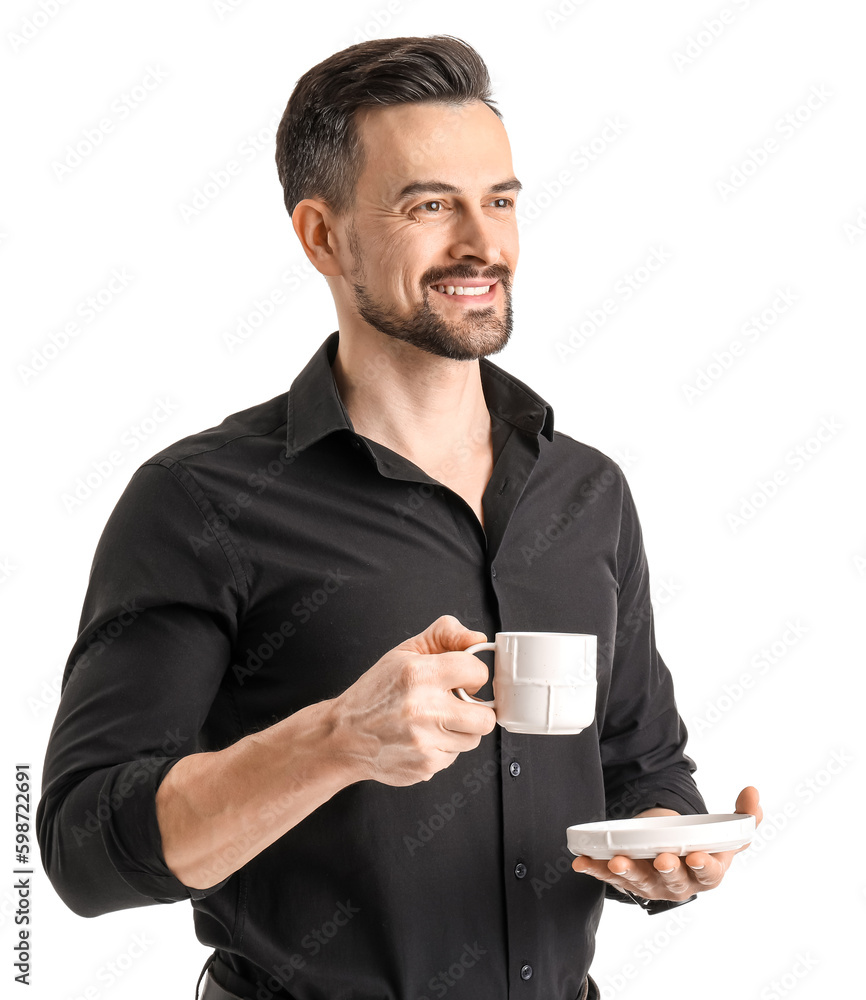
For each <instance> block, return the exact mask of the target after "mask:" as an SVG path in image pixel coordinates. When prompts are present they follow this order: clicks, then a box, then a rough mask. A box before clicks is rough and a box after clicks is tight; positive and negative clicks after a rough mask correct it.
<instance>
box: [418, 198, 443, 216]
mask: <svg viewBox="0 0 866 1000" xmlns="http://www.w3.org/2000/svg"><path fill="white" fill-rule="evenodd" d="M421 208H423V209H424V210H425V211H429V212H432V213H433V214H434V215H435V214H436V212H438V211H439V210H440V209H441V208H442V202H441V201H425V202H424V204H423V205H422V206H421Z"/></svg>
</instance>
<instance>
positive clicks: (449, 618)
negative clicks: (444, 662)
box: [397, 615, 487, 653]
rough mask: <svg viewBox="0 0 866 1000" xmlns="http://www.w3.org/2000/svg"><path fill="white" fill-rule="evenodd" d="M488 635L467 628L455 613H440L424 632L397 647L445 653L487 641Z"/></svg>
mask: <svg viewBox="0 0 866 1000" xmlns="http://www.w3.org/2000/svg"><path fill="white" fill-rule="evenodd" d="M486 639H487V636H486V635H485V634H484V633H483V632H476V631H473V630H472V629H468V628H466V626H465V625H463V624H461V622H460V620H459V619H457V618H455V617H454V615H440V617H439V618H437V619H436V621H435V622H432V623H431V624H430V625H428V626H427V628H425V629H424V631H423V632H419V633H418V635H413V636H412V638H411V639H406V641H405V642H402V643H401V644H400V645H399V646H398V647H397V648H398V649H408V650H411V651H412V652H415V653H445V652H447V651H448V650H453V649H466V647H467V646H471V645H472V644H473V643H476V642H485V641H486Z"/></svg>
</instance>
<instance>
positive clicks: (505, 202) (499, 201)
mask: <svg viewBox="0 0 866 1000" xmlns="http://www.w3.org/2000/svg"><path fill="white" fill-rule="evenodd" d="M493 204H494V205H495V206H496V208H509V207H510V206H511V199H510V198H494V199H493Z"/></svg>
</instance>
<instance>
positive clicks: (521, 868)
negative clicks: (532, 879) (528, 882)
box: [514, 862, 526, 878]
mask: <svg viewBox="0 0 866 1000" xmlns="http://www.w3.org/2000/svg"><path fill="white" fill-rule="evenodd" d="M514 874H515V875H516V876H517V877H518V878H524V877H525V875H526V865H525V864H523V862H520V863H518V864H516V865H515V866H514Z"/></svg>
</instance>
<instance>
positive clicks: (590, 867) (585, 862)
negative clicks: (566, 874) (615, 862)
mask: <svg viewBox="0 0 866 1000" xmlns="http://www.w3.org/2000/svg"><path fill="white" fill-rule="evenodd" d="M571 867H572V868H573V869H574V870H575V871H576V872H578V873H579V874H581V875H592V877H593V878H597V879H601V880H602V881H604V882H610V884H611V885H616V882H617V880H616V879H615V878H614V877H613V876H612V875H611V872H610V869H609V868H608V867H607V862H606V861H598V860H596V859H595V858H588V857H586V856H585V855H583V854H582V855H580V857H577V858H575V859H574V861H572V862H571Z"/></svg>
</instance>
